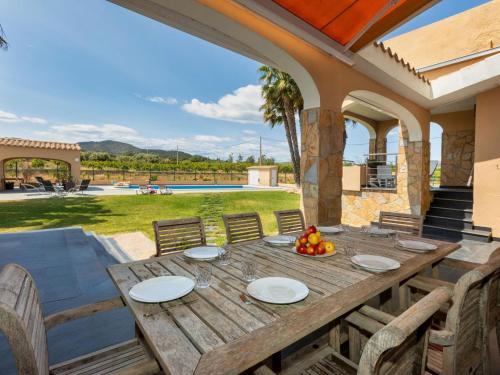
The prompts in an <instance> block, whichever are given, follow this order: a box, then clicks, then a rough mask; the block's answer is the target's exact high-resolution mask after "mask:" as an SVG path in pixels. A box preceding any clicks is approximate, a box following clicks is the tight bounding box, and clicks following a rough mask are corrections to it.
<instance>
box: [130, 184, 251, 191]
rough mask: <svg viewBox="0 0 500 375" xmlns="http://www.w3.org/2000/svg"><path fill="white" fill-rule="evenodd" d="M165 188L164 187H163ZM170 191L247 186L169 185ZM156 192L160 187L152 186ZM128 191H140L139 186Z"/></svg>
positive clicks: (133, 186)
mask: <svg viewBox="0 0 500 375" xmlns="http://www.w3.org/2000/svg"><path fill="white" fill-rule="evenodd" d="M162 186H163V185H162ZM167 186H168V188H169V189H170V190H207V189H211V190H227V189H245V188H248V187H249V186H246V185H167ZM150 187H151V188H152V189H154V190H158V189H159V188H160V185H150ZM128 189H139V185H129V186H128Z"/></svg>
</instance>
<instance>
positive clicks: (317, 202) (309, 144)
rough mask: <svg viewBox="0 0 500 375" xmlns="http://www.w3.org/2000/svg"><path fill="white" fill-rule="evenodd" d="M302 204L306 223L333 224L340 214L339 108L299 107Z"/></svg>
mask: <svg viewBox="0 0 500 375" xmlns="http://www.w3.org/2000/svg"><path fill="white" fill-rule="evenodd" d="M301 129H302V137H301V140H302V147H301V149H302V150H301V151H302V156H301V163H300V167H301V181H302V197H301V198H302V207H303V210H304V216H305V220H306V223H307V224H308V225H311V224H315V225H318V224H321V225H335V224H339V223H340V220H341V216H342V156H343V147H342V146H343V145H342V142H343V131H344V117H343V116H342V113H341V112H340V111H338V112H336V111H333V110H329V109H320V108H312V109H307V110H304V111H302V121H301Z"/></svg>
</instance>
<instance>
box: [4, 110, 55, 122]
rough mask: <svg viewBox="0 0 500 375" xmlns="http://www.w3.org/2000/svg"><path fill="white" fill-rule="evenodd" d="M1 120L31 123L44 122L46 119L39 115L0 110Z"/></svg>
mask: <svg viewBox="0 0 500 375" xmlns="http://www.w3.org/2000/svg"><path fill="white" fill-rule="evenodd" d="M0 121H1V122H31V123H32V124H46V123H47V120H45V119H43V118H40V117H31V116H19V115H16V114H14V113H10V112H5V111H0Z"/></svg>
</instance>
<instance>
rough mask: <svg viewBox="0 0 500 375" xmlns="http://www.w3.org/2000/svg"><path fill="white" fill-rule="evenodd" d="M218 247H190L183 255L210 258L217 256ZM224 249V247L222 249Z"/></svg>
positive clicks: (202, 258)
mask: <svg viewBox="0 0 500 375" xmlns="http://www.w3.org/2000/svg"><path fill="white" fill-rule="evenodd" d="M219 249H222V247H217V246H198V247H192V248H191V249H187V250H186V251H184V253H183V254H184V256H185V257H188V258H191V259H196V260H212V259H215V258H217V257H218V256H219ZM223 250H224V249H223Z"/></svg>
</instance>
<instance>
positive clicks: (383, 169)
mask: <svg viewBox="0 0 500 375" xmlns="http://www.w3.org/2000/svg"><path fill="white" fill-rule="evenodd" d="M390 177H392V170H391V166H390V165H377V178H390Z"/></svg>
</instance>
